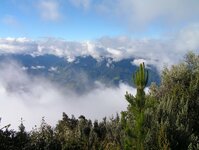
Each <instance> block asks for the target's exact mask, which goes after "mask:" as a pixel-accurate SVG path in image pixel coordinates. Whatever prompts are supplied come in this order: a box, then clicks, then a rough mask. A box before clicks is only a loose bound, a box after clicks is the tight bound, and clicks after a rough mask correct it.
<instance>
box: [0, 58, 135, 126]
mask: <svg viewBox="0 0 199 150" xmlns="http://www.w3.org/2000/svg"><path fill="white" fill-rule="evenodd" d="M62 89H64V88H63V87H60V86H58V85H56V84H54V83H51V82H50V81H48V80H45V79H43V78H39V77H32V76H29V75H27V74H26V73H25V71H23V70H22V69H21V66H20V65H18V64H17V63H16V62H4V63H2V64H0V103H1V105H0V115H1V117H2V121H1V126H3V125H7V124H9V123H10V124H11V125H12V126H11V128H15V129H17V126H18V125H19V124H20V118H21V117H22V118H23V120H25V121H24V124H25V126H26V127H27V129H28V130H30V129H31V128H32V127H34V125H39V124H40V121H41V118H42V117H43V116H45V119H46V121H47V122H48V123H49V124H51V125H55V124H56V122H57V121H58V120H59V119H61V117H62V116H61V115H62V112H66V113H67V114H68V115H69V116H70V115H71V114H74V115H75V116H76V117H79V116H80V115H85V116H86V117H87V118H90V119H92V120H94V119H102V118H103V117H105V116H107V117H111V115H115V114H116V112H118V113H119V112H120V111H121V110H125V109H126V106H127V103H126V101H125V99H124V94H125V92H126V91H129V92H133V93H134V92H135V90H134V89H133V88H131V87H129V86H127V85H124V84H121V85H120V87H118V88H110V87H109V88H107V87H104V86H103V85H101V86H100V87H99V88H97V89H95V90H92V91H91V92H89V93H87V94H85V95H81V96H80V95H77V94H76V93H74V92H72V91H70V90H67V91H63V90H62Z"/></svg>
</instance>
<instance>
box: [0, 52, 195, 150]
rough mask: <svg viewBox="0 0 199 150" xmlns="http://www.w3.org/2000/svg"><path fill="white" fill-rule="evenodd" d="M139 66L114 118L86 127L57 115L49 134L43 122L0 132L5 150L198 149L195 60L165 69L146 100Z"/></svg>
mask: <svg viewBox="0 0 199 150" xmlns="http://www.w3.org/2000/svg"><path fill="white" fill-rule="evenodd" d="M148 76H150V74H148V71H147V69H145V66H144V64H140V68H139V69H138V70H137V71H136V72H135V73H134V75H133V83H134V84H135V87H136V88H137V93H136V95H135V96H133V95H132V94H130V93H128V92H127V93H126V95H125V97H126V100H127V101H128V103H129V105H128V107H127V110H126V111H123V112H121V117H120V115H117V116H116V117H113V118H110V119H107V118H104V119H103V121H101V122H98V121H97V120H96V121H94V122H92V121H91V120H88V119H86V117H84V116H80V117H79V118H78V119H76V118H75V117H74V116H72V117H71V118H70V117H68V116H67V114H65V113H63V118H62V120H59V121H58V123H57V125H56V126H55V128H52V127H51V126H50V125H48V124H47V123H46V122H45V120H44V118H43V119H42V123H41V126H40V127H37V128H35V129H33V130H32V131H30V132H26V131H25V127H24V125H23V122H21V124H20V125H19V130H18V131H13V130H9V125H8V126H5V127H1V129H0V149H2V150H3V149H6V150H132V149H136V150H170V149H171V150H187V149H188V150H197V149H199V55H196V54H193V53H188V54H187V55H186V56H185V59H184V61H183V62H182V63H180V64H178V65H175V66H172V67H171V68H170V69H168V68H165V69H164V70H163V72H162V81H161V84H160V85H159V86H158V85H156V84H152V85H151V86H150V88H149V92H148V94H145V91H144V89H145V87H146V85H147V83H148Z"/></svg>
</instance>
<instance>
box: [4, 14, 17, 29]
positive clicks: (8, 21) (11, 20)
mask: <svg viewBox="0 0 199 150" xmlns="http://www.w3.org/2000/svg"><path fill="white" fill-rule="evenodd" d="M2 22H3V23H4V24H6V25H10V26H14V27H16V26H19V22H18V20H17V19H16V18H15V17H14V16H12V15H6V16H4V17H3V19H2Z"/></svg>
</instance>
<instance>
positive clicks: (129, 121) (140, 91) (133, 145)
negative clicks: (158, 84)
mask: <svg viewBox="0 0 199 150" xmlns="http://www.w3.org/2000/svg"><path fill="white" fill-rule="evenodd" d="M133 82H134V84H135V86H136V88H137V93H136V95H135V97H134V96H133V95H131V94H129V93H128V92H127V93H126V95H125V97H126V100H127V101H128V102H129V106H128V111H127V112H122V120H121V122H122V125H123V127H124V130H125V137H126V138H125V146H124V147H125V149H137V150H143V149H144V141H145V138H146V129H145V114H144V113H145V110H146V105H145V101H146V100H145V99H146V98H145V92H144V89H145V87H146V85H147V83H148V71H147V70H146V69H145V65H144V63H142V64H140V67H139V69H138V70H137V71H136V72H135V74H134V75H133Z"/></svg>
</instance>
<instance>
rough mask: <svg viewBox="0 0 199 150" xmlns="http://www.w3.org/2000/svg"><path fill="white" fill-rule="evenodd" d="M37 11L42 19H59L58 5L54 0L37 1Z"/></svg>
mask: <svg viewBox="0 0 199 150" xmlns="http://www.w3.org/2000/svg"><path fill="white" fill-rule="evenodd" d="M38 9H39V13H40V16H41V18H42V19H44V20H46V21H57V20H59V19H61V12H60V6H59V3H58V2H57V1H54V0H44V1H43V0H41V1H39V3H38Z"/></svg>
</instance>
